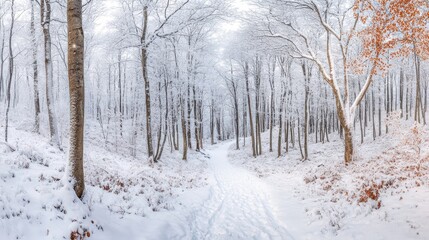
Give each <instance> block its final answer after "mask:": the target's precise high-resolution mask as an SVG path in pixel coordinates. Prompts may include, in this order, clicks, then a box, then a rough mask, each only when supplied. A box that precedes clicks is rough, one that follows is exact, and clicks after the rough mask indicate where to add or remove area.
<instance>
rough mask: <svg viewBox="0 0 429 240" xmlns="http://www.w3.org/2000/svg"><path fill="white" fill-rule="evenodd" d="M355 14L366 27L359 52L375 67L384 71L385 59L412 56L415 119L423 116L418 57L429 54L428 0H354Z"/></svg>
mask: <svg viewBox="0 0 429 240" xmlns="http://www.w3.org/2000/svg"><path fill="white" fill-rule="evenodd" d="M354 11H355V15H359V16H360V20H361V22H362V23H363V24H364V26H365V28H364V29H363V30H362V31H361V32H360V37H361V38H362V40H363V47H364V50H363V52H362V56H363V57H365V58H366V59H368V60H370V61H372V62H374V63H376V64H377V69H375V71H377V70H379V71H386V70H387V68H388V67H389V66H388V64H387V61H386V59H389V58H398V57H402V58H404V57H408V56H410V55H411V56H413V58H414V66H415V70H416V101H415V114H414V116H415V117H414V120H415V121H418V122H420V119H423V122H424V123H425V122H426V121H425V116H424V110H423V104H422V98H421V88H420V60H421V59H427V58H428V57H429V28H428V22H429V1H427V0H357V1H356V2H355V6H354Z"/></svg>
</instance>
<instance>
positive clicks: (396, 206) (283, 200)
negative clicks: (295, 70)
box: [229, 126, 429, 239]
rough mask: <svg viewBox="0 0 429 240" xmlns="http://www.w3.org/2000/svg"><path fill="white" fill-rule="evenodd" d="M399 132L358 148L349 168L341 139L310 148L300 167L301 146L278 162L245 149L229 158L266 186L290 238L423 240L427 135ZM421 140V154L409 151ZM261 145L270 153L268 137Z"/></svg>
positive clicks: (428, 191)
mask: <svg viewBox="0 0 429 240" xmlns="http://www.w3.org/2000/svg"><path fill="white" fill-rule="evenodd" d="M402 129H406V130H404V131H402V132H401V133H400V134H396V135H394V134H388V135H384V136H382V137H379V138H377V139H376V140H375V141H372V140H370V139H366V142H365V143H364V144H362V145H360V144H356V151H357V154H356V155H357V159H356V160H355V161H354V162H353V163H352V164H350V165H349V166H347V167H346V166H344V163H343V155H342V153H343V143H342V142H341V140H340V139H338V138H336V139H334V140H332V139H331V142H329V143H324V144H322V143H311V144H310V146H309V151H310V155H309V156H310V160H309V161H305V162H302V161H301V160H300V159H301V157H300V152H299V148H298V146H295V147H296V148H295V149H292V150H291V151H290V152H289V153H288V154H284V155H283V156H282V157H281V158H277V156H276V152H275V153H270V152H265V153H264V154H263V155H262V156H259V157H257V158H253V157H252V156H251V149H250V146H249V144H248V146H246V147H245V149H246V150H245V151H242V150H240V151H237V150H233V148H231V149H230V153H229V157H230V159H231V161H232V162H233V163H234V164H235V165H238V166H241V167H244V168H246V169H248V170H250V171H252V172H253V173H254V175H255V176H258V177H260V178H261V179H264V180H265V181H266V182H268V183H269V184H270V186H271V187H272V189H273V195H272V198H273V199H274V203H275V204H274V205H275V206H277V208H276V212H277V213H278V214H279V216H280V218H281V219H282V221H283V223H284V224H285V226H286V228H287V229H288V231H289V232H290V233H291V235H292V236H294V238H295V239H428V238H429V226H428V225H427V222H428V221H429V188H428V187H429V178H428V176H429V134H427V133H428V132H427V129H418V130H416V129H415V128H411V127H410V126H407V127H404V128H402ZM424 131H426V132H424ZM332 137H334V136H332ZM332 137H331V138H332ZM419 137H421V144H420V149H421V153H420V157H418V156H417V155H418V154H417V152H416V151H415V150H413V149H416V148H415V146H416V140H418V139H419ZM234 146H235V145H234ZM263 146H265V148H264V149H265V150H266V151H267V147H266V146H268V135H266V134H263ZM419 159H420V160H419Z"/></svg>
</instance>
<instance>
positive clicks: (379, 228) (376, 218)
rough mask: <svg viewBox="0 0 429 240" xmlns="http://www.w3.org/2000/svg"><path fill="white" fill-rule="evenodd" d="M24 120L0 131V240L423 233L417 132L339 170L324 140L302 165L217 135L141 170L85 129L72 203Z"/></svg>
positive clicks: (425, 163) (56, 162) (428, 196)
mask: <svg viewBox="0 0 429 240" xmlns="http://www.w3.org/2000/svg"><path fill="white" fill-rule="evenodd" d="M26 126H29V125H28V124H27V125H26V124H21V125H17V126H13V127H12V128H11V134H10V136H11V139H10V141H9V143H10V147H9V146H7V145H5V144H0V239H55V240H57V239H70V236H71V235H70V234H71V233H72V232H74V231H75V234H77V235H79V236H83V235H86V236H90V238H89V239H100V240H101V239H103V240H108V239H132V240H134V239H135V240H146V239H148V240H152V239H153V240H163V239H168V240H170V239H185V240H187V239H196V240H197V239H210V240H211V239H228V240H230V239H232V240H238V239H428V238H429V226H427V224H426V223H427V222H428V220H429V207H428V206H429V202H428V201H429V188H428V182H429V180H428V173H429V135H428V134H427V132H424V130H425V129H420V128H413V129H412V130H407V131H403V132H401V134H399V135H384V136H382V137H379V138H377V140H375V141H372V140H370V139H366V141H365V143H364V144H362V145H359V144H357V145H356V151H357V154H356V155H357V159H356V160H355V161H354V162H353V163H352V164H350V165H349V166H347V167H346V166H344V164H343V160H342V159H343V156H342V148H343V145H342V142H341V140H340V139H338V138H336V137H335V136H334V135H331V136H330V137H331V141H330V142H328V143H324V144H322V143H311V144H310V160H309V161H305V162H302V161H301V160H300V153H299V149H298V148H297V147H298V146H295V148H293V149H291V151H290V152H289V153H288V154H284V156H282V157H281V158H277V157H276V154H275V153H270V152H267V151H266V152H264V154H263V155H262V156H260V157H257V158H252V157H251V151H250V148H249V142H247V146H246V147H244V148H243V147H242V149H241V150H234V142H233V141H229V142H224V143H219V144H216V145H214V146H208V145H207V146H206V150H204V151H203V152H194V151H191V152H190V156H189V159H190V160H189V161H188V162H184V161H182V160H181V156H180V155H179V154H178V153H169V151H168V150H167V152H166V153H165V155H164V158H163V161H162V162H161V163H159V164H156V165H155V166H154V167H151V166H150V164H148V163H147V161H146V160H142V159H141V158H136V159H134V158H131V157H126V154H125V152H126V151H127V150H126V148H124V149H123V150H121V151H120V154H117V153H113V151H112V152H111V151H107V150H105V144H104V143H103V139H102V138H101V137H97V135H96V134H94V130H92V131H93V132H88V133H87V139H86V140H87V141H86V150H85V174H86V179H85V180H86V195H85V197H84V199H83V201H80V200H78V199H76V198H75V195H74V193H73V190H72V189H71V187H70V186H71V185H70V182H69V181H68V179H67V178H64V177H63V176H64V172H65V171H66V164H67V154H66V150H67V147H65V152H63V151H60V150H59V149H57V148H55V147H52V146H51V145H50V144H49V143H48V142H47V140H46V138H44V137H42V136H40V135H36V134H33V133H31V132H30V131H28V129H26ZM401 129H410V126H408V127H406V128H401ZM425 131H427V129H426V130H425ZM396 134H397V133H396ZM0 137H2V136H1V134H0ZM263 138H264V139H263V140H264V141H263V144H264V145H263V146H264V150H267V146H268V142H267V141H268V135H267V134H264V135H263ZM113 145H114V144H112V143H110V146H113ZM417 146H419V147H420V150H421V151H420V156H419V157H418V155H417V153H418V149H419V148H417Z"/></svg>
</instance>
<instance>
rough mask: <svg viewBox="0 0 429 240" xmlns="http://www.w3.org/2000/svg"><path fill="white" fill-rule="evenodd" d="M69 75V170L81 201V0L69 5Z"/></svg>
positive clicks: (83, 93)
mask: <svg viewBox="0 0 429 240" xmlns="http://www.w3.org/2000/svg"><path fill="white" fill-rule="evenodd" d="M67 29H68V67H69V68H68V76H69V88H70V158H69V161H70V167H71V168H70V169H71V175H72V177H73V178H74V180H75V182H74V186H73V188H74V190H75V193H76V195H77V196H78V197H79V198H82V195H83V192H84V190H85V181H84V172H83V138H84V126H85V123H84V111H85V106H84V103H85V89H84V86H85V85H84V36H83V28H82V0H69V1H68V4H67Z"/></svg>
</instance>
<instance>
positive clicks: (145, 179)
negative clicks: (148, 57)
mask: <svg viewBox="0 0 429 240" xmlns="http://www.w3.org/2000/svg"><path fill="white" fill-rule="evenodd" d="M10 131H11V134H10V135H11V136H12V138H11V139H10V143H11V145H10V146H8V145H6V144H0V181H1V183H0V210H1V211H0V239H55V240H57V239H70V238H71V236H72V235H71V234H74V235H75V236H74V237H75V238H76V239H79V238H80V237H83V236H86V237H88V236H91V239H104V238H103V237H102V236H105V235H108V234H110V233H112V232H116V233H121V232H126V231H127V229H122V230H121V231H118V229H115V227H118V223H120V224H122V225H124V226H126V225H127V224H133V222H134V223H139V222H141V220H142V219H144V218H145V217H148V216H151V215H153V214H156V212H163V211H174V210H175V208H176V207H179V208H180V207H181V206H180V203H179V202H177V201H176V199H177V198H178V197H179V196H180V195H181V194H182V193H184V192H185V191H186V190H189V189H193V188H199V187H202V186H205V185H206V184H207V178H206V176H207V174H205V171H206V167H207V166H206V162H205V161H204V159H205V156H204V155H203V154H202V153H198V152H191V153H190V159H191V160H189V161H188V162H184V161H183V160H181V156H180V155H179V154H178V153H169V152H168V150H166V153H165V155H164V158H163V160H162V162H160V163H158V164H156V165H155V166H150V164H149V163H148V162H147V161H146V160H141V159H134V158H131V157H125V156H123V155H119V154H115V153H112V152H109V151H106V150H104V149H103V148H102V147H98V146H96V145H95V144H90V143H89V144H87V145H86V146H85V162H84V165H85V182H86V193H85V196H84V198H83V200H82V201H80V200H79V199H77V198H76V195H75V194H74V192H73V189H72V187H71V184H70V181H69V180H68V179H67V178H65V177H64V176H65V174H64V172H65V171H67V170H66V168H67V152H66V151H64V152H63V151H60V150H59V149H58V148H56V147H53V146H51V145H50V144H49V143H48V142H47V140H46V138H43V137H41V136H39V135H36V134H33V133H31V132H29V131H24V130H17V129H15V128H11V129H10ZM66 150H67V148H66ZM131 219H133V220H134V221H132V222H131ZM122 220H123V221H122ZM97 236H100V237H99V238H98V237H97ZM111 236H112V237H114V236H115V235H111ZM119 236H121V235H119Z"/></svg>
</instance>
